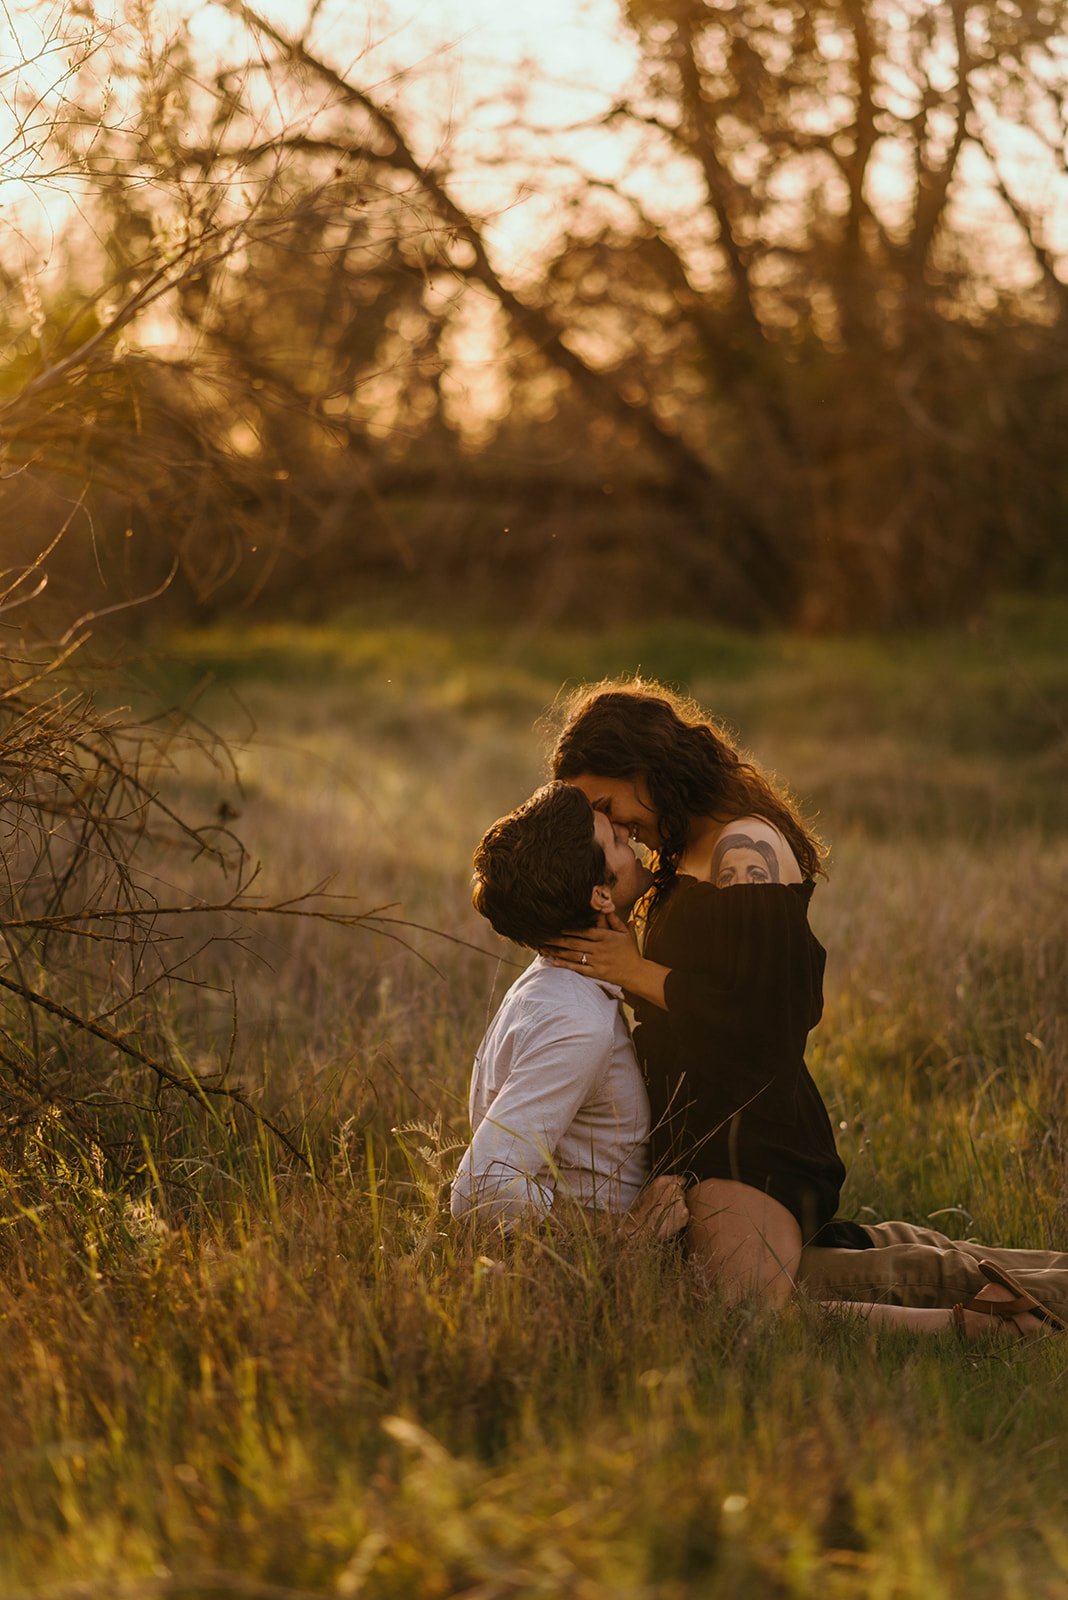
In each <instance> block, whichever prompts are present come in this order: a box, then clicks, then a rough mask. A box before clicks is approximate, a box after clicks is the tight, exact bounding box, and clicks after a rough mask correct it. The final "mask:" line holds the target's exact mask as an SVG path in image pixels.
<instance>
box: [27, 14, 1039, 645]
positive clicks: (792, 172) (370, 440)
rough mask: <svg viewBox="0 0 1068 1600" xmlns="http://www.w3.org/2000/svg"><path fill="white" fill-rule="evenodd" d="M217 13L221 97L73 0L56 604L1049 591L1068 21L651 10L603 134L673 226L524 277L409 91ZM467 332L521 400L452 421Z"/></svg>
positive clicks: (554, 608) (564, 238)
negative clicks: (425, 594)
mask: <svg viewBox="0 0 1068 1600" xmlns="http://www.w3.org/2000/svg"><path fill="white" fill-rule="evenodd" d="M35 9H36V10H37V11H39V12H42V13H43V12H47V11H48V10H49V9H50V8H49V5H48V4H47V3H46V0H40V4H39V5H37V6H36V7H31V11H33V10H35ZM51 9H52V10H53V11H54V9H55V8H54V7H52V8H51ZM229 9H230V10H231V11H232V12H233V13H234V14H235V16H238V17H239V18H240V20H241V22H242V24H243V28H244V32H243V34H242V35H241V38H242V39H243V41H244V43H243V45H242V46H241V49H242V50H243V51H244V57H243V58H239V57H240V51H239V52H238V57H235V58H234V60H233V61H232V62H228V63H226V64H224V65H220V66H219V68H218V70H217V71H216V72H215V74H214V76H212V75H211V74H210V73H206V72H205V70H204V67H203V63H202V62H201V61H200V60H199V59H198V57H197V55H196V52H195V50H194V47H193V44H192V42H191V39H190V36H189V35H188V33H187V31H186V29H185V28H184V27H179V28H178V30H177V31H176V32H175V33H173V34H172V35H171V36H170V37H166V36H165V35H164V34H163V33H162V32H161V31H160V29H161V25H160V23H159V22H158V20H157V19H155V18H154V16H153V13H152V9H151V7H142V8H141V11H140V12H139V13H138V15H139V18H140V22H139V27H140V35H139V36H138V35H137V34H136V30H135V31H134V33H131V32H130V31H129V29H126V30H124V29H114V30H111V31H109V30H107V29H105V28H104V25H103V24H101V23H99V22H96V21H94V20H93V13H92V7H91V6H89V7H87V8H84V7H83V8H79V12H78V18H77V19H75V21H76V22H77V26H78V27H79V28H80V29H82V30H83V31H84V30H85V28H86V26H87V25H86V23H85V18H86V17H88V18H90V19H91V25H89V26H88V36H92V37H93V39H94V42H93V47H92V50H90V49H89V47H88V46H86V47H85V49H84V50H83V55H82V56H81V57H79V59H78V62H77V63H76V64H75V65H72V67H71V77H70V80H69V81H68V82H67V83H66V84H65V86H64V87H65V96H64V99H63V101H62V103H61V104H58V105H55V106H53V113H50V114H52V121H51V124H50V126H49V127H48V129H47V135H46V137H44V138H43V139H42V141H41V160H42V163H44V161H45V157H46V156H47V157H48V159H49V160H51V161H52V162H54V163H56V164H58V170H60V171H61V172H62V173H63V174H65V175H66V177H67V179H68V181H70V182H72V183H73V182H74V181H75V180H76V181H77V184H78V192H79V194H80V201H79V206H80V215H81V219H82V221H83V222H84V223H86V224H88V228H86V227H83V226H80V225H79V226H75V224H74V223H73V222H72V224H71V226H70V227H69V228H68V229H67V230H66V231H64V232H61V234H60V236H59V239H58V240H57V242H56V245H55V247H54V250H53V255H52V260H51V263H50V266H49V270H48V273H47V274H46V275H42V274H41V273H40V272H38V271H37V270H36V269H31V268H30V267H28V266H26V265H25V261H23V264H22V266H21V268H20V267H19V265H18V262H19V258H18V257H17V255H15V254H11V255H10V257H9V259H8V261H7V262H6V264H5V268H4V272H5V277H4V283H5V286H6V289H7V291H8V292H7V295H6V298H5V299H4V301H3V303H2V305H0V322H2V324H3V328H2V332H3V334H4V337H5V341H6V343H7V345H8V348H9V351H10V358H9V360H8V362H7V364H6V366H5V367H4V369H3V371H2V373H0V419H2V421H3V423H4V425H5V446H4V448H5V459H6V462H7V472H6V478H5V481H4V483H3V485H2V486H0V512H2V514H3V516H4V520H5V524H6V526H7V527H8V528H9V529H11V530H12V532H11V534H10V536H9V537H10V545H11V548H13V549H14V551H15V552H16V554H17V555H20V556H21V557H22V558H24V559H26V558H28V557H29V556H30V555H32V554H34V553H36V550H37V549H38V548H40V546H41V544H42V542H44V541H45V540H46V539H47V538H48V537H50V536H51V534H52V532H53V531H54V529H55V527H56V526H58V525H61V524H62V523H64V522H67V521H69V522H70V533H69V535H68V537H67V539H66V540H65V543H64V547H63V550H62V552H61V553H60V554H59V555H58V556H57V558H56V559H55V560H54V561H53V563H52V567H53V571H54V575H55V577H56V579H57V580H59V581H62V580H63V579H64V578H65V580H66V582H67V584H68V586H69V587H71V588H73V589H75V590H78V591H83V592H85V593H86V594H92V595H93V596H94V597H96V598H97V599H99V601H100V602H101V603H103V604H109V603H114V602H115V601H116V600H118V599H121V598H128V597H133V596H136V595H137V594H142V593H146V592H148V591H150V590H154V589H156V588H157V587H158V586H159V585H160V584H161V583H163V582H164V581H165V580H166V577H167V574H168V572H169V570H170V568H171V565H172V563H173V562H176V563H177V578H176V580H175V583H174V584H173V586H172V589H171V593H170V599H169V604H170V606H171V608H172V610H179V611H186V612H190V611H193V610H196V611H198V612H199V613H200V614H203V613H204V612H205V611H207V612H209V613H210V612H216V613H217V612H219V611H220V610H224V609H228V608H231V607H233V606H234V605H235V604H248V603H250V602H253V601H256V602H258V603H260V604H263V605H265V606H267V607H269V608H275V609H277V608H279V607H282V606H285V607H286V608H287V609H290V610H291V609H292V608H293V607H294V606H296V607H299V608H300V609H301V610H302V611H303V612H304V613H305V614H306V615H315V614H319V615H322V614H324V613H326V612H328V611H329V610H330V609H331V608H332V607H333V606H334V605H335V604H336V603H337V601H338V599H339V598H344V597H346V596H348V597H350V598H351V597H353V596H355V595H357V594H359V593H361V592H362V591H364V590H366V588H367V586H368V585H371V584H375V583H378V582H380V581H382V580H383V579H384V578H385V577H393V578H397V577H398V576H399V577H402V578H404V579H405V580H406V581H407V582H408V584H409V585H410V589H411V592H412V593H413V594H415V593H418V592H419V590H420V589H429V590H430V591H431V592H432V593H434V594H437V595H444V594H448V595H449V596H450V597H455V596H456V595H459V594H462V593H472V592H474V593H478V594H480V595H481V596H482V598H483V601H484V603H491V604H493V605H496V604H498V603H500V602H501V600H502V599H506V598H507V597H509V596H511V595H513V594H515V593H518V592H522V593H523V594H524V596H525V603H526V604H529V605H531V606H532V607H533V608H534V609H535V611H536V612H537V613H539V614H544V615H545V616H560V615H574V614H577V613H579V612H580V611H582V610H583V609H584V608H585V607H586V605H587V602H588V596H589V593H590V590H591V586H597V587H598V588H600V589H605V590H609V591H610V592H611V597H612V601H611V603H612V605H613V606H614V607H615V608H616V609H617V611H618V612H620V613H621V614H625V613H630V614H634V613H636V612H638V611H640V610H641V609H643V608H644V607H645V606H647V605H649V604H653V605H659V606H661V607H672V608H675V609H679V610H682V609H689V610H691V611H695V612H700V613H701V614H702V615H705V616H708V615H713V616H718V617H721V618H724V619H726V620H730V621H732V622H736V623H738V622H740V623H749V624H751V623H767V622H776V623H783V622H785V623H791V624H798V623H799V624H802V625H803V626H806V627H808V628H826V627H842V626H849V625H859V624H874V625H877V626H893V625H900V624H913V623H916V622H917V621H922V620H924V619H932V618H938V617H943V616H952V615H968V614H971V613H972V612H973V611H974V610H975V608H976V607H977V606H978V605H979V604H980V603H981V602H982V601H983V599H984V597H985V596H986V595H987V594H988V593H989V592H990V591H991V589H995V588H999V587H1004V586H1007V585H1011V586H1021V585H1023V586H1032V587H1035V586H1040V585H1047V584H1049V583H1051V582H1053V583H1058V584H1060V583H1063V580H1064V575H1065V573H1064V561H1063V549H1062V546H1063V540H1062V537H1061V535H1062V531H1063V528H1064V525H1065V520H1066V511H1068V503H1066V502H1068V476H1066V473H1065V467H1064V453H1063V448H1062V442H1063V422H1064V415H1065V398H1066V395H1065V377H1064V374H1065V371H1066V369H1068V363H1066V360H1065V355H1066V351H1065V330H1066V328H1068V290H1066V287H1065V284H1064V282H1063V279H1062V277H1061V276H1060V275H1059V274H1060V268H1059V266H1058V261H1057V257H1056V255H1055V252H1054V247H1053V243H1052V240H1053V232H1052V223H1051V218H1052V209H1053V207H1054V205H1055V196H1056V193H1057V192H1058V191H1057V188H1056V185H1057V183H1058V182H1059V181H1060V179H1059V178H1058V176H1057V174H1058V163H1059V161H1060V156H1059V153H1058V152H1059V150H1060V147H1061V144H1062V142H1063V136H1064V123H1063V105H1064V103H1065V100H1064V93H1065V76H1064V74H1065V59H1064V53H1063V49H1062V48H1061V46H1062V42H1063V34H1064V31H1065V26H1066V24H1068V8H1066V6H1065V3H1064V0H1043V3H1040V4H1034V5H1028V6H1026V7H1013V6H1008V5H1005V4H1002V3H995V0H953V3H952V4H947V5H945V6H940V7H932V6H929V5H920V4H913V3H911V0H847V3H844V4H843V3H841V0H825V3H819V4H815V5H812V4H801V3H799V0H775V3H774V4H772V3H771V0H729V3H724V4H721V5H717V6H715V7H711V6H706V5H704V4H700V3H698V0H627V3H626V4H624V5H623V6H622V9H621V24H622V25H623V26H625V27H626V28H627V29H628V31H629V34H630V36H631V37H632V39H633V41H634V44H635V47H636V50H637V59H638V67H637V72H636V77H635V81H634V83H633V84H632V86H631V89H630V91H629V93H628V94H627V95H626V96H625V97H624V98H623V99H621V100H620V101H619V102H618V103H616V104H614V105H612V106H611V107H609V108H608V110H607V111H606V112H605V113H604V115H603V117H602V118H601V119H600V129H599V131H601V132H602V133H603V132H605V131H610V130H616V131H618V132H619V134H620V136H621V137H624V136H626V137H629V138H631V139H632V141H637V143H636V145H635V148H636V151H637V152H638V153H637V156H636V159H638V160H641V161H644V162H646V163H647V164H648V165H649V168H650V170H651V171H655V170H659V168H660V167H662V166H664V164H665V163H668V164H669V168H668V169H666V170H671V171H674V172H675V174H676V178H675V184H676V189H675V194H674V197H673V196H672V194H671V191H670V185H668V186H667V187H666V189H665V195H664V204H663V206H662V208H661V210H660V211H658V212H657V214H656V215H653V214H650V212H649V210H648V207H647V206H643V205H642V204H640V203H639V202H638V201H637V200H636V199H635V198H634V195H633V194H632V193H630V192H629V191H628V190H627V189H626V186H625V185H624V184H620V185H616V186H613V185H611V184H608V185H606V184H604V183H599V184H597V185H593V186H589V185H587V187H586V188H585V189H583V188H582V187H581V186H580V187H579V189H578V190H576V193H575V195H574V196H573V200H574V203H573V204H569V205H563V206H561V208H560V211H559V217H558V226H557V231H556V234H555V236H554V237H552V238H547V239H546V240H544V241H543V267H542V272H541V276H540V279H539V280H536V281H527V282H526V283H525V285H524V287H523V288H522V289H521V290H520V289H518V288H517V287H516V286H515V285H514V284H513V283H512V282H511V279H510V278H509V276H508V273H507V271H506V270H505V269H504V268H503V267H501V266H500V265H498V264H497V263H496V262H495V260H494V255H493V250H492V247H491V244H490V242H489V241H490V239H491V222H490V219H487V218H483V217H481V216H479V215H478V214H476V213H474V212H471V211H469V210H467V209H465V207H464V205H463V204H462V203H461V201H460V199H459V198H458V196H459V194H460V193H461V192H462V186H461V185H460V184H459V183H458V182H457V181H456V179H457V174H456V173H455V172H454V171H453V169H452V167H451V158H450V151H449V148H448V146H447V145H446V146H444V147H443V148H439V149H437V150H436V151H435V152H434V154H433V156H432V157H425V156H422V155H420V153H419V151H420V149H421V143H422V141H421V137H420V127H419V121H418V117H417V115H416V112H415V110H414V102H413V105H412V106H410V105H409V104H408V103H407V98H406V93H407V84H406V81H405V79H404V77H403V75H402V76H401V78H400V80H399V81H398V82H397V83H396V84H395V85H394V86H393V90H392V92H391V94H390V97H389V98H388V100H387V99H385V98H384V97H382V96H381V95H378V94H377V92H376V91H373V90H371V89H368V88H367V87H365V86H364V85H363V84H362V82H361V81H360V79H359V76H358V70H359V64H358V63H357V66H356V67H355V68H353V69H351V70H350V71H348V72H346V71H343V70H342V69H341V68H339V67H337V66H336V65H334V64H333V63H332V61H331V59H330V58H329V54H328V53H327V54H323V53H321V52H318V50H317V47H315V46H314V45H313V42H312V39H313V35H312V33H308V34H305V35H303V36H300V37H297V36H289V35H286V34H285V33H283V32H280V31H279V29H278V28H276V27H275V26H274V25H273V24H271V23H270V22H269V21H268V20H266V19H265V18H262V17H259V16H258V15H257V14H256V13H255V12H254V11H252V10H250V9H249V8H248V7H246V6H243V5H239V4H237V0H234V3H233V4H232V5H231V6H230V8H229ZM316 10H318V8H316ZM71 26H74V23H73V22H72V23H71ZM93 27H95V28H96V29H97V30H98V31H97V34H96V35H95V36H93ZM60 36H62V35H60ZM72 37H73V35H72ZM93 51H95V52H96V53H95V54H93ZM98 58H99V59H98ZM100 60H103V61H104V62H105V63H106V70H107V73H108V80H107V90H106V95H103V96H102V92H101V82H102V79H103V72H104V67H102V66H101V65H100ZM26 92H27V93H28V92H29V89H28V87H27V90H26ZM108 96H110V97H111V99H112V100H113V101H114V105H115V106H116V107H118V108H120V114H110V113H109V114H108V115H105V111H104V101H105V100H107V97H108ZM108 103H109V104H110V103H111V101H108ZM1006 131H1008V132H1010V133H1013V134H1015V135H1018V136H1019V138H1026V140H1027V141H1029V143H1028V146H1027V148H1028V150H1029V152H1030V154H1029V155H1028V157H1027V161H1028V162H1029V163H1030V166H1031V168H1032V169H1033V171H1034V172H1039V171H1041V172H1046V173H1047V177H1048V185H1047V191H1046V195H1045V198H1044V197H1043V194H1042V193H1041V192H1040V191H1041V186H1040V185H1038V184H1037V183H1036V182H1034V181H1031V180H1030V179H1029V180H1028V181H1027V182H1022V181H1021V174H1026V170H1027V169H1026V166H1025V165H1021V164H1020V163H1017V164H1016V165H1015V166H1014V165H1013V162H1012V161H1010V160H1008V159H1007V156H1006V153H1005V152H1006V149H1007V148H1009V146H1008V143H1007V140H1006ZM671 163H674V165H673V166H671V165H670V164H671ZM1043 163H1045V166H1043ZM680 174H681V176H680ZM1032 176H1033V174H1032ZM32 177H33V175H32V173H31V174H30V179H29V181H31V182H32ZM41 181H42V182H43V181H44V179H43V178H42V179H41ZM49 181H54V179H53V178H51V177H50V179H49ZM679 185H686V186H688V189H687V190H686V192H687V193H692V196H693V204H692V205H684V204H683V203H682V202H681V199H680V198H679V197H680V196H681V195H682V193H683V189H682V188H680V187H679ZM1050 196H1053V197H1054V198H1053V199H1051V198H1050ZM976 206H978V207H979V208H980V209H982V208H984V207H985V212H984V220H983V221H982V223H981V224H980V225H976V224H975V222H974V218H971V217H970V216H969V207H971V208H972V209H974V208H975V207H976ZM527 276H528V279H529V277H530V275H529V274H528V275H527ZM476 324H477V325H478V326H479V328H480V329H481V333H480V334H479V338H481V340H482V343H483V346H484V347H485V348H486V349H487V350H488V352H489V355H488V359H489V363H490V367H491V368H492V371H493V377H492V385H491V386H492V387H494V388H495V389H496V390H497V391H498V396H499V399H498V402H493V401H491V399H490V398H488V397H487V396H485V395H478V394H471V393H465V391H464V384H465V382H467V381H468V380H467V379H466V378H465V376H464V372H465V367H464V361H465V350H467V349H468V347H469V346H470V341H471V339H472V338H473V337H474V335H473V333H472V328H473V327H474V326H475V325H476ZM487 340H488V345H487V344H486V341H487Z"/></svg>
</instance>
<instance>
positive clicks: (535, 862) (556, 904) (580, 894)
mask: <svg viewBox="0 0 1068 1600" xmlns="http://www.w3.org/2000/svg"><path fill="white" fill-rule="evenodd" d="M474 867H475V883H474V889H473V892H472V895H471V899H472V902H473V904H474V906H475V909H476V911H481V913H482V915H483V916H484V917H486V918H487V919H488V920H489V922H490V923H491V924H492V926H493V927H494V928H495V929H496V931H497V932H498V933H500V934H503V936H504V937H505V938H506V939H514V940H515V942H516V944H525V945H529V946H530V947H531V949H534V950H537V949H539V948H540V947H541V946H542V945H544V944H547V943H549V942H550V940H552V939H555V938H556V937H557V935H558V934H561V933H563V932H564V931H565V930H566V929H568V928H589V927H592V926H593V924H594V923H595V922H596V920H597V913H596V912H595V911H594V909H593V907H592V906H591V905H590V896H591V895H592V894H593V891H594V889H595V888H596V887H597V885H598V884H602V883H603V884H611V882H612V881H613V879H612V877H611V875H610V874H609V872H608V868H607V866H606V863H605V856H604V851H603V850H602V848H601V846H600V845H599V844H598V843H597V840H596V838H595V836H594V831H593V807H592V806H591V805H590V802H589V801H588V800H587V799H586V796H585V795H584V794H583V793H582V791H581V789H575V788H573V787H572V786H571V785H570V784H568V783H547V784H546V785H545V787H544V788H542V789H539V790H538V791H537V793H536V794H532V795H531V797H530V799H529V800H526V801H524V803H523V804H522V805H521V806H518V807H517V808H516V810H515V811H512V812H510V813H509V814H508V816H506V817H501V818H500V820H499V821H497V822H495V823H494V824H493V826H492V828H488V829H487V830H486V832H485V833H484V834H483V836H482V838H481V839H480V841H479V844H478V848H477V850H476V851H475V861H474Z"/></svg>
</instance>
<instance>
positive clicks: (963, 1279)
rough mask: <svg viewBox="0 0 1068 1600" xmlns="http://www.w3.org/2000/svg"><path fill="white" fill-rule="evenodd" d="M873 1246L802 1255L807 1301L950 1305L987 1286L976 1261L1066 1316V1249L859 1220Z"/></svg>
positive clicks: (812, 1247)
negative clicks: (1016, 1245)
mask: <svg viewBox="0 0 1068 1600" xmlns="http://www.w3.org/2000/svg"><path fill="white" fill-rule="evenodd" d="M865 1228H866V1230H867V1232H868V1233H870V1234H871V1236H872V1239H873V1241H874V1244H875V1248H874V1249H873V1250H823V1249H821V1248H820V1247H819V1246H818V1245H809V1246H808V1247H807V1248H806V1249H805V1250H803V1251H802V1252H801V1265H800V1267H799V1269H798V1274H797V1281H798V1283H799V1284H802V1285H803V1286H804V1288H805V1290H806V1292H807V1293H808V1294H809V1295H810V1296H811V1298H812V1299H813V1300H855V1301H859V1302H861V1303H863V1304H865V1305H872V1304H879V1305H888V1306H952V1305H955V1304H956V1303H957V1301H958V1300H968V1299H970V1298H971V1296H972V1295H973V1294H977V1293H978V1292H979V1290H980V1289H981V1288H982V1287H983V1285H984V1284H985V1283H986V1281H987V1280H986V1279H985V1278H984V1277H983V1274H982V1273H981V1272H980V1271H979V1262H980V1261H981V1260H986V1261H993V1262H995V1263H996V1264H997V1266H999V1267H1001V1268H1002V1270H1003V1271H1005V1272H1009V1273H1011V1274H1012V1276H1013V1277H1014V1278H1016V1279H1018V1280H1019V1282H1020V1284H1021V1286H1022V1287H1023V1288H1026V1289H1028V1290H1029V1291H1030V1292H1031V1293H1032V1294H1033V1295H1034V1296H1035V1298H1036V1299H1038V1300H1041V1301H1042V1303H1043V1305H1046V1306H1048V1307H1049V1309H1050V1310H1051V1311H1055V1312H1057V1314H1058V1316H1061V1317H1063V1318H1065V1320H1068V1253H1066V1252H1063V1251H1058V1250H1002V1249H998V1248H995V1247H993V1246H991V1245H985V1244H976V1243H975V1241H974V1240H972V1239H949V1238H947V1237H946V1235H945V1234H944V1233H939V1232H938V1231H937V1229H935V1228H918V1227H914V1226H913V1225H912V1223H910V1222H876V1223H865Z"/></svg>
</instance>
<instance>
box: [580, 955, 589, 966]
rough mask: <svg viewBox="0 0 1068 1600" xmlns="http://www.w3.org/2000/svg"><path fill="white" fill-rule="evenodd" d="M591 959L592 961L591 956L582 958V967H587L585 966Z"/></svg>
mask: <svg viewBox="0 0 1068 1600" xmlns="http://www.w3.org/2000/svg"><path fill="white" fill-rule="evenodd" d="M589 959H590V958H589V956H583V958H582V965H583V966H585V965H586V963H587V961H589Z"/></svg>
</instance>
